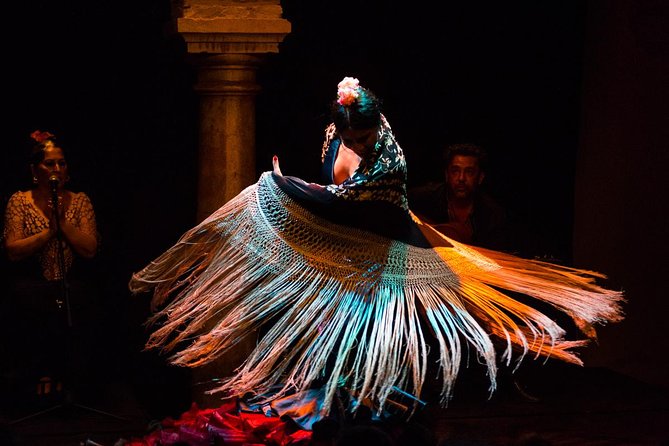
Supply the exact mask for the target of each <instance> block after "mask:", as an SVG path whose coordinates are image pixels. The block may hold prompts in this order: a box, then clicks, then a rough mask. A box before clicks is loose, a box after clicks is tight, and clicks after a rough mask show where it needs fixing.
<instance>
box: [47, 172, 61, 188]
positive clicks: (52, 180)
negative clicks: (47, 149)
mask: <svg viewBox="0 0 669 446" xmlns="http://www.w3.org/2000/svg"><path fill="white" fill-rule="evenodd" d="M59 184H60V180H59V179H58V175H55V174H54V175H51V176H50V177H49V185H50V186H51V190H53V191H55V190H57V189H58V185H59Z"/></svg>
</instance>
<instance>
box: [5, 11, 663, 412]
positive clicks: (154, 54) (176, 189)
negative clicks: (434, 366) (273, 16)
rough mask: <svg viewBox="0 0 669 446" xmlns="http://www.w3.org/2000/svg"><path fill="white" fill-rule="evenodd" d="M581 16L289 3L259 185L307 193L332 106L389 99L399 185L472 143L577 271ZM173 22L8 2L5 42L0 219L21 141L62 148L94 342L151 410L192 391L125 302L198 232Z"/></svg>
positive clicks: (183, 76) (272, 80)
mask: <svg viewBox="0 0 669 446" xmlns="http://www.w3.org/2000/svg"><path fill="white" fill-rule="evenodd" d="M587 5H588V2H583V1H580V0H563V1H559V2H558V1H553V2H536V1H531V0H526V1H519V2H492V1H491V2H439V9H435V8H436V6H434V5H433V4H432V3H429V4H427V5H426V7H421V6H420V5H419V4H416V3H406V4H402V3H399V2H387V1H377V0H373V1H352V0H343V1H336V2H335V1H330V0H328V1H308V0H299V1H290V0H286V1H284V2H282V6H283V10H284V17H285V18H286V19H287V20H288V21H290V22H291V24H292V32H291V33H290V34H289V35H288V36H286V38H285V40H284V41H283V43H282V44H281V45H280V52H279V53H278V54H270V55H268V56H267V57H266V59H265V63H264V64H263V65H262V66H261V68H260V69H259V72H258V83H259V84H260V86H261V87H262V91H261V93H260V94H259V96H258V97H257V140H256V146H257V170H258V173H260V172H261V171H264V170H269V169H270V168H271V156H272V155H274V154H277V155H278V156H279V157H280V159H281V165H282V170H283V172H284V173H285V174H288V175H296V176H301V177H303V178H305V179H308V180H317V179H318V176H317V175H318V172H319V168H320V164H319V163H320V150H321V143H322V135H323V130H324V128H325V126H326V124H327V122H328V120H327V110H328V104H329V101H330V100H332V99H333V98H334V96H335V94H336V85H337V82H339V80H341V79H342V78H343V77H344V76H354V77H357V78H359V79H360V81H361V83H362V84H363V85H364V86H366V87H368V88H370V89H371V90H373V91H374V92H376V93H377V94H378V95H379V96H380V97H381V98H383V100H384V105H385V106H384V109H385V114H386V116H387V118H388V120H389V122H390V124H391V126H392V127H393V130H394V132H395V134H396V136H397V139H398V141H399V143H400V145H401V146H402V147H403V149H404V151H405V154H406V157H407V162H408V166H409V182H410V185H413V184H418V183H421V182H423V181H426V180H428V179H435V178H438V177H439V175H440V172H439V171H438V169H436V161H437V160H438V159H439V154H440V151H441V149H442V148H443V147H444V146H445V145H446V144H449V143H452V142H461V141H474V142H479V143H481V144H483V145H484V146H485V147H486V148H487V149H488V152H489V155H490V158H491V169H490V171H489V173H488V177H487V180H486V185H487V187H488V189H489V191H490V192H491V193H492V194H493V195H494V196H496V197H497V198H498V199H499V201H501V202H502V203H504V204H505V205H506V206H507V207H508V208H509V209H510V210H511V211H512V212H514V213H515V214H517V215H518V216H519V217H520V218H521V219H523V220H524V221H525V222H526V223H527V225H528V227H529V228H531V229H530V230H531V232H532V233H533V234H537V237H538V239H539V240H541V252H538V253H537V254H545V255H549V256H551V257H553V258H556V259H558V260H559V261H561V262H563V263H570V262H571V261H572V235H573V234H572V231H573V223H574V182H575V175H576V165H577V163H576V162H577V158H578V154H579V139H580V138H581V130H582V129H581V127H580V123H581V117H582V113H583V110H582V106H581V104H582V103H583V91H582V85H583V72H584V49H585V31H586V30H585V25H586V18H587V13H588V8H587ZM169 8H170V5H169V2H168V1H166V0H160V1H159V0H142V1H140V2H132V3H128V2H116V1H98V2H90V1H83V0H70V1H62V0H61V1H53V0H49V1H47V0H43V1H31V2H13V3H11V4H9V5H7V6H6V12H5V20H4V21H5V23H6V26H5V27H3V31H2V33H3V38H2V42H3V56H2V57H3V59H4V63H3V66H4V68H3V71H4V72H5V73H4V74H5V76H3V77H4V83H3V84H4V86H5V97H4V100H3V108H4V113H3V115H4V118H3V119H2V121H1V122H2V124H1V125H2V127H1V128H2V135H3V137H4V141H3V145H4V148H3V155H4V157H3V158H4V162H3V168H2V176H1V180H0V195H1V196H2V199H3V204H4V202H5V201H6V200H7V199H8V198H9V196H10V195H11V193H13V192H14V191H15V190H17V189H26V188H28V187H30V171H29V168H28V163H27V150H28V147H29V146H28V136H29V134H30V133H31V132H32V131H33V130H35V129H42V130H48V131H51V132H52V133H54V134H56V135H57V137H58V140H59V141H60V143H61V145H63V147H64V148H65V149H66V151H67V157H68V161H69V163H70V174H71V177H72V182H71V184H70V186H71V188H72V189H73V190H82V191H85V192H87V193H88V194H89V196H90V197H91V199H92V201H93V204H94V206H95V209H96V213H97V218H98V225H99V228H100V232H101V235H102V245H101V253H100V256H99V257H98V259H97V260H96V261H95V262H96V266H97V270H98V271H99V280H100V282H101V284H102V286H101V289H102V291H101V292H102V295H103V298H104V302H105V310H106V311H108V318H107V321H106V322H108V324H107V325H106V326H107V327H108V328H107V329H106V330H105V331H106V333H105V335H106V336H107V338H108V339H105V342H107V341H110V342H111V343H112V344H113V346H114V348H116V349H118V355H116V353H115V355H116V357H117V358H119V359H118V360H115V361H112V362H115V363H116V365H115V367H118V363H122V365H121V367H120V369H121V370H122V371H123V372H124V373H127V374H128V375H129V376H131V378H132V379H133V380H135V382H136V383H138V384H139V385H138V387H140V388H143V392H145V398H146V399H147V400H151V399H152V398H153V399H154V400H155V398H159V395H161V391H159V390H158V389H159V388H161V386H163V387H162V388H163V392H164V387H165V386H169V385H170V384H173V383H176V382H185V380H187V379H188V377H187V372H185V371H183V370H174V369H171V368H169V367H167V366H164V365H163V364H162V360H161V358H157V357H156V356H155V355H151V354H147V353H140V350H141V345H142V341H143V340H144V333H143V328H142V327H141V323H142V322H143V320H144V319H145V317H146V316H147V314H148V299H147V297H146V296H139V297H131V296H130V295H129V293H128V291H127V282H128V280H129V278H130V274H131V273H132V272H133V271H136V270H138V269H140V268H141V267H142V266H144V265H145V264H146V263H147V262H148V261H150V260H151V259H152V258H154V257H155V256H156V255H157V254H159V253H160V252H162V251H163V250H164V249H166V248H167V247H168V246H170V245H171V244H172V243H173V242H174V241H176V239H177V238H178V236H179V235H180V234H181V233H182V232H184V231H185V230H186V229H188V228H190V227H191V226H193V225H194V224H195V223H196V222H195V205H196V177H197V159H196V153H197V125H198V122H197V119H198V114H197V96H196V94H195V93H194V92H193V89H192V86H193V83H194V81H195V70H194V68H193V67H191V66H190V65H189V64H188V63H187V62H186V58H185V57H184V56H185V48H184V45H183V42H182V41H181V39H180V38H179V37H178V36H174V35H171V34H170V33H169V32H168V31H167V30H168V29H169V27H168V26H167V23H168V22H169V20H170V14H171V13H170V9H169ZM665 10H666V8H665ZM620 167H621V168H624V166H620ZM221 204H222V203H221ZM3 265H4V264H3ZM5 271H6V269H5ZM605 272H606V271H605ZM109 321H111V323H109ZM104 367H108V365H107V364H105V365H104ZM142 383H144V384H142ZM176 392H178V390H177V391H176ZM186 393H187V392H184V394H183V395H180V396H178V397H181V398H183V399H184V400H185V399H187V395H186ZM162 403H164V402H159V403H155V404H157V405H158V404H162Z"/></svg>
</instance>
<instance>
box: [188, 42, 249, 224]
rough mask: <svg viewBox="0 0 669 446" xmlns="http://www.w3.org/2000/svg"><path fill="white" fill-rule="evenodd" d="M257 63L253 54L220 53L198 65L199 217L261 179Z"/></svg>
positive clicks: (200, 218)
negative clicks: (258, 174)
mask: <svg viewBox="0 0 669 446" xmlns="http://www.w3.org/2000/svg"><path fill="white" fill-rule="evenodd" d="M258 62H259V60H258V57H256V56H253V55H247V54H221V55H216V56H209V57H206V58H203V59H201V60H200V62H199V64H198V82H197V84H196V85H195V91H197V92H198V94H199V96H200V118H199V119H200V131H199V153H198V159H199V161H198V163H199V176H198V206H197V221H198V222H199V221H202V220H204V219H205V218H206V217H207V216H208V215H209V214H211V213H212V212H213V211H215V210H216V209H218V208H219V207H220V206H221V205H222V204H223V203H225V202H226V201H228V200H229V199H231V198H232V197H234V196H235V195H237V194H238V193H239V192H240V191H241V190H242V189H243V188H245V187H246V186H248V185H249V184H252V183H253V182H254V181H255V180H256V178H255V95H256V94H257V93H258V91H259V90H260V87H259V86H258V85H257V84H256V83H255V74H256V73H255V70H256V67H257V64H258Z"/></svg>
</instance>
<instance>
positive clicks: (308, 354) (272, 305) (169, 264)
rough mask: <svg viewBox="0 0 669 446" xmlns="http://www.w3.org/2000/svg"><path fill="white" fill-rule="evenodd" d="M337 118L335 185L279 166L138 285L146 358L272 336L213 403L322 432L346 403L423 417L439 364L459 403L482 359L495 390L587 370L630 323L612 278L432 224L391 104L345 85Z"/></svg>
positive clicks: (331, 161)
mask: <svg viewBox="0 0 669 446" xmlns="http://www.w3.org/2000/svg"><path fill="white" fill-rule="evenodd" d="M331 108H332V121H333V122H332V123H331V124H330V125H329V126H328V127H327V128H326V130H325V142H324V144H323V149H322V160H323V171H324V173H325V175H326V178H327V181H325V183H326V184H323V185H321V184H315V183H307V182H305V181H303V180H301V179H299V178H296V177H291V176H284V175H283V174H282V173H281V169H280V166H279V161H278V159H277V158H276V157H274V159H273V171H271V172H269V171H268V172H264V173H263V174H262V175H261V176H260V178H259V180H258V182H257V183H256V184H254V185H251V186H249V187H247V188H246V189H245V190H243V191H242V192H241V193H240V194H239V195H237V196H236V197H235V198H233V199H232V200H230V201H229V202H228V203H226V204H225V205H224V206H223V207H221V208H220V209H219V210H217V211H216V212H214V213H213V214H212V215H210V216H209V217H208V218H207V219H205V220H204V221H203V222H202V223H200V224H199V225H197V226H196V227H194V228H192V229H191V230H189V231H187V232H186V233H185V234H183V235H182V237H181V238H180V239H179V240H178V242H177V243H176V244H175V245H174V246H172V247H171V248H169V249H168V250H167V251H165V252H164V253H163V254H162V255H160V256H159V257H157V258H156V259H155V260H154V261H152V262H151V263H150V264H149V265H147V266H146V267H145V268H144V269H142V270H141V271H139V272H137V273H135V274H133V276H132V279H131V280H130V289H131V291H132V292H133V293H140V292H147V291H152V292H153V298H152V304H153V306H154V308H155V309H156V311H155V313H154V314H153V315H152V317H151V318H150V320H149V321H148V322H149V323H152V324H154V325H153V327H154V328H153V331H152V333H151V335H150V337H149V340H148V342H147V348H156V349H162V350H164V351H168V352H171V353H172V356H171V357H170V361H171V362H172V363H173V364H176V365H181V366H188V367H198V366H201V365H204V364H206V363H209V362H211V361H214V360H216V359H218V358H220V357H221V356H222V355H225V353H226V352H227V351H228V350H229V349H230V348H231V347H233V346H234V345H235V344H236V342H237V340H238V339H239V338H241V337H242V336H243V335H245V334H246V333H248V332H249V331H250V330H257V329H259V328H261V329H262V330H261V332H262V333H264V334H263V335H262V336H261V337H260V339H259V340H258V342H257V345H256V347H255V348H254V349H253V351H252V352H251V353H250V355H249V356H248V357H247V358H246V360H245V361H244V362H243V364H241V365H240V367H239V368H238V369H236V370H235V372H234V373H233V374H232V376H228V377H222V378H223V379H222V381H221V384H220V385H219V386H218V387H216V388H213V389H210V390H209V392H211V393H217V392H220V394H221V395H222V396H223V397H224V398H229V397H230V398H240V399H241V398H242V397H248V396H249V395H252V396H254V399H253V401H254V402H255V403H258V404H259V405H264V406H265V407H271V409H272V410H273V411H274V412H276V413H277V414H279V415H287V416H292V417H293V418H294V419H295V420H296V422H297V423H298V424H299V425H300V426H301V427H302V428H304V429H307V430H308V429H310V428H311V426H312V424H313V423H314V422H315V421H317V420H318V419H320V418H322V417H325V416H328V415H331V414H332V413H333V412H334V411H336V410H339V409H338V408H339V407H341V406H342V401H343V402H344V404H343V408H344V410H345V411H346V412H348V413H351V412H355V411H356V410H358V409H359V408H360V407H361V406H363V405H365V406H367V407H371V408H372V410H373V411H374V413H375V414H383V413H384V411H385V410H387V409H388V408H389V406H391V405H392V404H393V401H394V398H396V397H397V395H411V396H413V398H412V399H411V401H413V404H414V406H413V407H414V409H415V407H416V406H417V405H418V403H419V401H420V400H419V398H420V397H421V394H422V391H423V387H424V384H425V382H426V375H427V372H428V370H432V365H431V361H429V360H428V355H430V358H432V355H436V357H437V358H438V359H437V364H438V368H439V377H438V384H439V389H440V393H439V395H440V398H439V400H440V403H441V404H442V405H443V406H446V405H447V404H448V402H449V399H450V398H451V397H452V394H453V386H454V384H455V382H456V378H457V376H458V372H459V370H460V367H461V365H462V363H463V358H464V356H465V355H471V352H475V354H476V355H478V357H479V360H480V362H481V363H482V364H484V365H485V367H486V370H487V376H488V377H489V379H490V386H489V390H490V392H493V391H494V390H495V383H496V375H497V371H498V366H500V365H502V366H510V367H515V366H517V365H518V364H519V363H520V362H521V361H522V360H523V359H524V358H527V359H537V358H545V357H551V358H556V359H559V360H562V361H566V362H569V363H574V364H581V360H580V359H579V358H578V355H577V352H576V350H577V348H579V347H583V346H585V345H586V344H587V343H588V342H589V341H590V340H592V339H594V338H595V336H596V333H595V329H594V326H595V325H597V324H605V323H608V322H617V321H620V320H621V319H622V318H623V315H622V310H621V307H620V306H621V304H622V302H623V300H624V299H623V296H622V293H621V292H619V291H614V290H609V289H606V288H603V287H602V286H600V285H598V284H597V283H596V280H597V279H601V278H603V277H604V276H603V275H601V274H598V273H596V272H592V271H585V270H581V269H575V268H570V267H565V266H560V265H554V264H551V263H546V262H542V261H538V260H529V259H523V258H520V257H516V256H512V255H509V254H505V253H501V252H496V251H491V250H486V249H482V248H475V247H472V246H468V245H465V244H462V243H459V242H457V241H455V240H452V239H450V238H448V237H447V236H445V235H443V234H441V233H440V232H438V231H436V230H435V229H434V228H432V227H431V226H430V225H428V224H426V223H423V222H421V221H420V220H419V219H418V218H417V217H416V216H415V215H413V214H412V212H411V210H410V207H409V203H408V201H407V191H406V179H407V170H406V163H405V158H404V154H403V152H402V149H401V148H400V146H399V144H398V143H397V141H396V139H395V136H394V135H393V132H392V130H391V127H390V124H389V123H388V121H387V119H386V118H385V116H384V115H383V113H382V111H381V103H380V100H379V98H378V97H377V96H375V95H374V93H372V91H370V90H368V89H366V88H364V87H362V86H360V84H359V82H358V80H357V79H355V78H351V77H345V78H344V79H343V80H342V81H341V82H340V83H339V85H338V92H337V98H336V99H335V100H334V101H333V103H332V107H331ZM519 294H521V295H523V296H524V299H523V301H522V302H521V301H520V300H519V299H518V295H519ZM512 296H514V297H512ZM528 302H529V303H528ZM532 302H536V303H537V305H535V306H536V307H540V305H539V304H541V305H545V304H549V305H551V306H552V307H554V308H555V309H556V310H557V311H559V312H562V313H564V314H566V315H567V316H569V318H570V319H571V320H573V321H574V323H575V326H577V327H579V329H580V330H581V332H582V335H583V336H580V337H579V338H578V339H568V338H567V335H566V333H567V330H566V329H565V327H561V326H559V325H558V324H557V323H556V322H555V321H553V320H552V319H551V318H550V317H548V316H547V315H546V314H543V313H542V312H541V311H539V310H538V309H536V308H535V306H533V305H532V304H531V303H532ZM431 346H432V347H433V351H432V352H430V347H431ZM435 347H436V350H437V351H436V352H435V351H434V349H435ZM428 379H436V378H434V377H433V376H432V375H430V376H429V377H428ZM342 395H343V396H342Z"/></svg>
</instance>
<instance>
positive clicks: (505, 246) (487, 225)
mask: <svg viewBox="0 0 669 446" xmlns="http://www.w3.org/2000/svg"><path fill="white" fill-rule="evenodd" d="M446 188H447V186H446V184H445V183H437V182H432V183H427V184H425V185H422V186H418V187H415V188H412V189H410V190H409V208H410V209H411V210H412V211H413V212H414V213H415V214H416V215H418V217H420V218H421V219H423V220H425V221H426V222H427V223H430V224H443V223H448V222H449V215H448V195H447V189H446ZM470 221H471V225H472V230H473V232H472V241H471V244H472V245H474V246H480V247H482V248H488V249H494V250H496V251H505V252H509V253H515V251H516V250H515V249H514V248H515V247H514V245H515V240H514V239H515V237H514V234H513V232H512V225H511V224H510V221H509V216H508V214H507V212H506V210H505V209H504V208H503V207H502V206H500V205H499V204H498V203H497V202H496V201H495V200H494V199H493V198H492V197H490V196H489V195H487V194H485V193H483V192H480V193H477V194H476V196H475V198H474V209H473V211H472V215H471V216H470Z"/></svg>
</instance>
